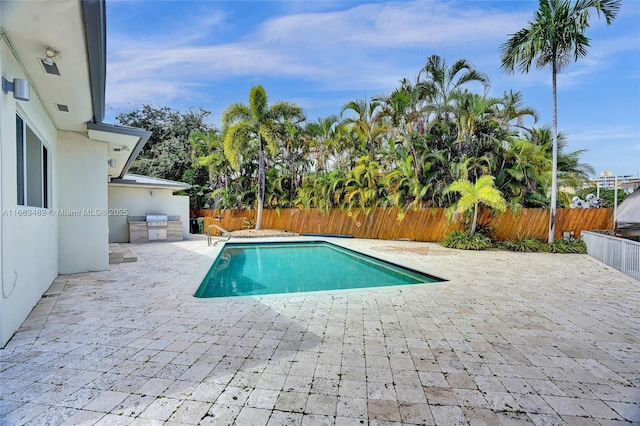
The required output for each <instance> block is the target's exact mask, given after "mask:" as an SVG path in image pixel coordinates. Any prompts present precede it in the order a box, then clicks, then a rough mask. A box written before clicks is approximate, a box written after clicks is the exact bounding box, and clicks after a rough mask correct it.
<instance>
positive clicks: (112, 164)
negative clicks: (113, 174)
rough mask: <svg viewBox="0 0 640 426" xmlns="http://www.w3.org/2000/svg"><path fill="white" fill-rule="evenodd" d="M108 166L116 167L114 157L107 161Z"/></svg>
mask: <svg viewBox="0 0 640 426" xmlns="http://www.w3.org/2000/svg"><path fill="white" fill-rule="evenodd" d="M108 163H109V167H114V168H115V167H116V159H115V158H110V159H109V161H108Z"/></svg>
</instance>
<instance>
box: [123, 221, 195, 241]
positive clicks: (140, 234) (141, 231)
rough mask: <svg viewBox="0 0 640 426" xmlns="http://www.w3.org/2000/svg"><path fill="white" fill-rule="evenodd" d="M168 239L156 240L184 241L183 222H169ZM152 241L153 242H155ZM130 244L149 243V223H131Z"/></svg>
mask: <svg viewBox="0 0 640 426" xmlns="http://www.w3.org/2000/svg"><path fill="white" fill-rule="evenodd" d="M166 229H167V239H166V240H164V239H163V240H155V241H182V240H183V238H182V222H181V221H172V220H170V221H168V222H167V228H166ZM155 241H151V242H155ZM129 242H130V243H148V242H150V241H149V228H148V226H147V222H146V221H144V220H136V221H130V222H129Z"/></svg>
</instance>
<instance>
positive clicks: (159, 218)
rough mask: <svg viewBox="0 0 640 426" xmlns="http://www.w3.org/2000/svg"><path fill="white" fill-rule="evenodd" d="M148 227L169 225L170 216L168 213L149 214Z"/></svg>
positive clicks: (147, 218)
mask: <svg viewBox="0 0 640 426" xmlns="http://www.w3.org/2000/svg"><path fill="white" fill-rule="evenodd" d="M146 221H147V227H149V228H156V227H165V228H166V227H167V226H168V225H169V217H168V216H167V215H166V214H148V215H146Z"/></svg>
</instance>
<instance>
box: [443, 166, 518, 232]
mask: <svg viewBox="0 0 640 426" xmlns="http://www.w3.org/2000/svg"><path fill="white" fill-rule="evenodd" d="M493 181H494V177H493V176H490V175H484V176H481V177H480V178H479V179H478V180H477V181H476V182H475V183H471V182H470V181H468V180H467V179H460V180H457V181H455V182H453V183H452V184H451V185H449V187H448V188H447V191H449V192H458V193H460V199H459V200H458V202H457V203H456V204H455V205H454V206H453V208H452V210H453V212H454V213H455V214H465V213H467V212H469V211H470V210H472V209H473V222H472V224H471V232H470V235H469V236H470V237H473V235H474V234H475V233H476V228H477V226H478V210H479V207H480V204H486V205H487V206H489V207H491V208H492V209H494V210H496V211H498V212H500V213H502V212H504V211H505V210H506V209H507V203H506V202H505V200H504V198H502V194H501V193H500V191H498V189H496V187H495V186H494V184H493Z"/></svg>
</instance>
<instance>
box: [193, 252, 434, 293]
mask: <svg viewBox="0 0 640 426" xmlns="http://www.w3.org/2000/svg"><path fill="white" fill-rule="evenodd" d="M440 281H444V280H442V279H440V278H437V277H434V276H432V275H429V274H425V273H422V272H418V271H415V270H412V269H409V268H405V267H402V266H399V265H394V264H392V263H389V262H386V261H383V260H380V259H376V258H373V257H371V256H367V255H364V254H361V253H358V252H355V251H353V250H349V249H345V248H343V247H339V246H337V245H335V244H331V243H328V242H324V241H303V242H274V243H227V244H225V247H224V248H223V249H222V251H221V252H220V255H219V256H218V258H217V259H216V260H215V262H214V263H213V265H212V266H211V268H210V269H209V272H208V273H207V275H206V276H205V278H204V280H203V281H202V284H201V285H200V287H199V288H198V290H197V291H196V293H195V294H194V296H195V297H201V298H208V297H228V296H249V295H264V294H281V293H299V292H307V291H320V290H341V289H353V288H365V287H383V286H395V285H406V284H421V283H433V282H440Z"/></svg>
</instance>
